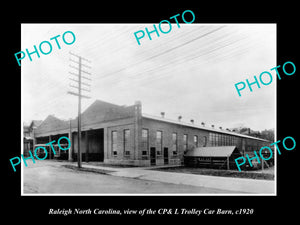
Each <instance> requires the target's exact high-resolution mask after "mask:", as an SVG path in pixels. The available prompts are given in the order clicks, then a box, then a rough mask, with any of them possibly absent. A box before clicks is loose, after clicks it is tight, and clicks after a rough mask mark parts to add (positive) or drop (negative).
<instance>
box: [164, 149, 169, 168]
mask: <svg viewBox="0 0 300 225" xmlns="http://www.w3.org/2000/svg"><path fill="white" fill-rule="evenodd" d="M164 164H165V165H168V164H169V149H168V148H164Z"/></svg>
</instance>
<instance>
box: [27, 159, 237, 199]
mask: <svg viewBox="0 0 300 225" xmlns="http://www.w3.org/2000/svg"><path fill="white" fill-rule="evenodd" d="M66 165H70V163H69V162H67V161H54V160H51V161H49V160H43V161H38V160H37V161H36V163H35V164H33V163H32V162H28V167H25V166H24V165H23V166H22V169H23V185H24V186H23V193H24V194H193V193H198V194H201V193H210V194H212V193H236V192H232V191H228V190H221V189H215V188H207V187H199V186H192V185H183V184H171V183H164V182H158V181H149V180H142V179H137V178H128V177H118V176H112V175H109V174H101V173H96V172H87V171H78V170H74V169H70V168H66V167H65V166H66ZM72 165H74V164H72Z"/></svg>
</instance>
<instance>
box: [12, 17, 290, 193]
mask: <svg viewBox="0 0 300 225" xmlns="http://www.w3.org/2000/svg"><path fill="white" fill-rule="evenodd" d="M188 13H190V17H189V18H188ZM185 15H186V18H185V21H191V19H192V18H193V17H192V16H191V15H192V13H191V12H186V13H185ZM170 16H172V15H170ZM183 19H184V17H182V18H180V17H178V23H174V22H172V23H171V22H169V21H166V20H164V21H163V22H162V23H159V25H154V24H42V23H41V24H22V26H21V32H22V39H21V40H22V42H21V49H22V51H24V52H25V53H24V54H22V53H21V54H20V57H19V58H21V57H24V58H23V59H19V61H20V63H21V64H22V68H21V74H22V123H23V124H22V125H23V127H22V128H23V137H22V140H23V152H22V154H23V155H24V158H27V159H26V161H25V162H24V160H23V161H22V162H21V165H22V167H21V169H22V194H23V195H123V194H124V195H151V194H155V195H156V194H159V195H191V194H192V195H276V176H275V173H276V163H275V162H276V160H275V159H276V151H274V146H270V144H271V143H273V142H274V141H275V135H274V134H275V127H276V119H275V118H276V99H275V97H276V79H274V78H276V72H275V70H270V69H271V68H274V67H276V66H277V64H276V24H230V23H228V24H193V23H185V22H184V20H183ZM170 21H171V20H170ZM34 46H35V47H34ZM25 49H26V51H25ZM286 68H287V70H289V72H290V70H291V68H292V67H291V65H287V66H286ZM264 71H267V72H268V73H266V74H263V73H262V72H264ZM260 74H261V75H260ZM49 143H50V144H49ZM264 146H269V148H266V149H264V151H261V152H259V151H260V148H262V147H264ZM64 149H67V150H64ZM255 151H256V152H257V154H259V153H260V154H261V156H260V157H255V156H256V153H255ZM30 156H32V157H33V158H28V157H30ZM263 159H265V160H263ZM33 161H35V163H33ZM25 163H26V164H25ZM15 167H16V168H17V166H15ZM17 169H20V168H17ZM87 183H88V185H86V184H87Z"/></svg>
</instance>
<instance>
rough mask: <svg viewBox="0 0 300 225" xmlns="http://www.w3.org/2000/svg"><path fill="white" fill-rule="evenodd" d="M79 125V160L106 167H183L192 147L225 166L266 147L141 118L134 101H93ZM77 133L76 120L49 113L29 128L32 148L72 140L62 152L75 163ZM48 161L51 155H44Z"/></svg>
mask: <svg viewBox="0 0 300 225" xmlns="http://www.w3.org/2000/svg"><path fill="white" fill-rule="evenodd" d="M179 119H180V117H179ZM81 124H82V125H81V130H82V134H81V152H82V159H83V160H84V161H99V162H104V163H109V164H125V165H135V166H150V165H167V164H170V165H182V164H183V163H184V154H185V153H187V154H192V153H188V152H189V151H191V150H193V149H195V151H194V153H193V154H195V156H196V155H197V154H198V152H206V153H207V155H203V156H200V155H199V157H204V158H206V159H207V158H209V159H210V160H211V159H212V160H213V161H215V164H216V160H217V155H215V156H213V155H212V154H217V153H218V154H220V155H218V156H220V158H222V160H224V159H225V158H226V159H227V157H229V163H230V162H231V161H232V157H234V156H235V155H236V154H241V155H245V154H249V156H251V153H253V151H254V150H256V151H258V150H259V149H260V148H261V147H262V146H266V145H269V143H270V141H267V140H264V139H259V138H255V137H250V136H247V135H242V134H238V133H235V132H230V131H228V130H221V129H215V128H211V127H205V126H204V125H197V124H196V123H194V121H191V122H190V123H186V122H182V121H180V120H178V121H177V120H169V119H166V118H164V113H162V116H150V115H146V114H144V113H142V105H141V102H139V101H137V102H136V103H135V104H134V105H132V106H119V105H115V104H111V103H107V102H104V101H100V100H96V101H95V102H94V103H93V104H91V105H90V106H89V107H88V108H87V109H86V110H85V111H84V112H83V113H82V115H81ZM77 135H78V134H77V118H75V119H73V120H70V121H66V120H61V119H58V118H56V117H55V116H53V115H49V116H48V117H47V118H46V119H45V120H44V121H43V122H42V123H41V124H40V125H39V126H38V127H37V128H36V129H35V130H34V140H33V142H34V145H35V146H37V145H41V144H45V143H48V142H51V141H53V140H56V142H55V143H57V140H58V139H59V138H60V137H62V136H66V137H68V138H69V139H70V141H71V148H70V149H69V150H68V151H66V152H64V154H65V155H64V158H65V159H68V160H76V158H77V149H78V141H77ZM213 147H217V148H213ZM227 147H228V148H227ZM229 147H230V148H229ZM197 148H200V150H197ZM229 149H230V151H229ZM229 153H230V155H229ZM52 154H53V153H52ZM62 154H63V153H62V152H61V153H60V154H59V155H60V156H62ZM66 154H67V155H66ZM201 154H202V153H201ZM187 156H188V155H187ZM48 158H49V159H52V158H55V157H53V156H52V155H51V153H50V152H49V156H48ZM198 159H199V158H198ZM218 160H219V159H218ZM220 160H221V159H220ZM202 161H203V160H202ZM226 163H227V162H226ZM225 167H226V168H227V164H226V166H225Z"/></svg>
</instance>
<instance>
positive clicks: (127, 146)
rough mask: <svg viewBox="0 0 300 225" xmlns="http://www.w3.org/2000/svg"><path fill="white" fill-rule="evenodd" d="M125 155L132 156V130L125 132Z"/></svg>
mask: <svg viewBox="0 0 300 225" xmlns="http://www.w3.org/2000/svg"><path fill="white" fill-rule="evenodd" d="M123 141H124V153H125V155H130V130H129V129H126V130H124V139H123Z"/></svg>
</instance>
